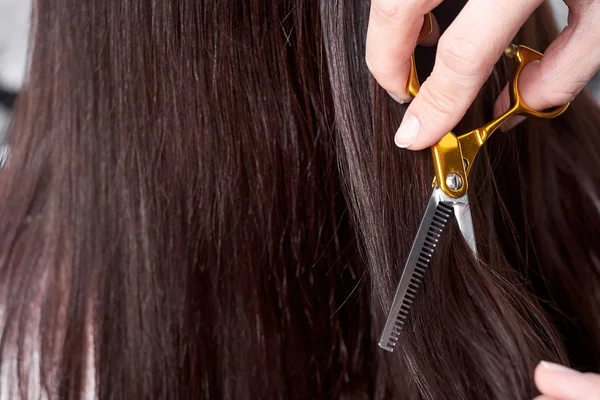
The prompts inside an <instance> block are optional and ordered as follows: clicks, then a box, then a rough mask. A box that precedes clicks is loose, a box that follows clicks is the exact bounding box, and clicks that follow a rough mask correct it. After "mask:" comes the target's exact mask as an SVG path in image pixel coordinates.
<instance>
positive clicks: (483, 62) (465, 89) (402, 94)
mask: <svg viewBox="0 0 600 400" xmlns="http://www.w3.org/2000/svg"><path fill="white" fill-rule="evenodd" d="M565 2H566V3H567V4H568V5H569V8H570V14H569V26H568V27H567V28H566V29H565V30H564V31H563V32H562V33H561V34H560V36H559V37H558V38H557V39H556V40H555V41H554V42H553V43H552V44H551V45H550V47H548V49H546V50H545V57H544V58H543V60H542V62H541V63H532V64H530V65H528V66H527V67H526V68H525V70H524V71H523V74H522V75H521V79H520V82H519V83H520V91H521V95H522V96H523V98H524V100H525V101H526V102H527V104H528V105H529V106H531V107H533V108H535V109H545V108H548V107H552V106H557V105H561V104H564V103H567V102H569V101H571V100H572V99H573V97H574V96H575V95H576V94H577V93H579V92H580V91H581V89H582V88H583V87H584V86H585V84H586V83H587V82H588V81H589V80H590V79H591V78H592V76H593V75H594V74H595V73H596V72H597V71H598V69H600V23H599V21H600V0H565ZM440 3H441V0H371V15H370V21H369V29H368V33H367V50H366V61H367V65H368V67H369V69H370V70H371V73H372V74H373V76H374V77H375V79H376V80H377V81H378V82H379V84H380V85H381V86H382V87H383V88H384V89H385V90H387V91H388V92H389V93H391V95H392V97H393V98H395V99H396V100H397V101H409V100H410V96H409V95H408V93H407V92H406V82H407V79H408V73H409V65H410V64H409V58H410V55H411V54H412V52H413V50H414V47H415V43H416V40H417V36H418V34H419V31H420V29H421V25H422V23H423V15H424V14H426V13H427V12H429V11H431V10H432V9H433V8H434V7H436V6H437V5H438V4H440ZM541 3H543V0H469V1H468V2H467V4H466V6H465V7H464V8H463V10H462V11H461V12H460V14H459V15H458V17H457V18H456V19H455V20H454V21H453V23H452V24H451V25H450V26H449V27H448V29H447V30H446V31H445V32H444V34H443V35H442V36H441V37H440V38H439V43H438V49H437V56H436V61H435V67H434V68H433V72H432V74H431V76H429V78H427V80H425V82H424V83H423V85H422V86H421V90H420V92H419V94H418V95H417V97H416V98H415V99H414V100H413V101H412V103H411V105H410V106H409V107H408V110H407V112H406V115H405V116H404V120H403V121H402V125H401V126H400V128H399V129H398V131H397V132H396V136H395V138H394V140H395V142H396V144H397V145H398V146H399V147H408V148H410V149H412V150H418V149H423V148H425V147H428V146H431V145H432V144H434V143H436V142H437V141H438V140H439V139H440V138H441V137H442V136H444V135H445V134H446V133H447V132H449V131H451V130H452V129H453V128H454V126H455V125H456V124H457V123H458V122H459V121H460V120H461V118H462V117H463V116H464V114H465V112H466V111H467V109H468V108H469V106H470V105H471V104H472V102H473V100H474V99H475V96H476V95H477V93H478V92H479V90H480V89H481V87H482V85H483V83H484V82H485V81H486V79H487V78H488V76H489V75H490V73H491V71H492V69H493V67H494V64H495V63H496V62H497V60H498V59H499V58H500V57H501V55H502V52H503V51H504V49H505V48H506V47H507V46H508V45H509V44H510V42H511V40H512V39H513V37H514V36H515V35H516V33H517V31H518V30H519V28H520V27H521V25H523V23H524V22H525V21H526V20H527V18H528V17H529V16H530V15H531V14H532V13H533V11H534V10H535V9H536V8H537V7H538V6H539V5H540V4H541ZM434 25H435V26H437V24H434ZM435 40H436V33H435V32H434V34H433V37H432V38H431V39H430V42H429V44H431V41H434V42H435ZM536 50H544V49H536ZM503 103H506V104H507V103H508V97H507V95H506V93H504V94H503V96H501V97H500V100H499V101H498V102H497V104H496V112H499V111H501V110H500V109H501V108H502V104H503ZM505 107H506V106H505ZM502 111H504V110H502Z"/></svg>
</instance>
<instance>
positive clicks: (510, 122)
mask: <svg viewBox="0 0 600 400" xmlns="http://www.w3.org/2000/svg"><path fill="white" fill-rule="evenodd" d="M526 119H527V118H526V117H524V116H522V115H517V116H515V117H512V118H509V119H508V121H506V122H505V123H503V124H502V125H500V130H501V131H502V132H506V131H508V130H509V129H512V128H514V127H515V126H517V125H519V124H520V123H521V122H523V121H525V120H526Z"/></svg>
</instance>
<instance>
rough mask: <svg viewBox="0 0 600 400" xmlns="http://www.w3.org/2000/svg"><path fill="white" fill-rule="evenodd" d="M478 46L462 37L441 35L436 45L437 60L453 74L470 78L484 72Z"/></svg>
mask: <svg viewBox="0 0 600 400" xmlns="http://www.w3.org/2000/svg"><path fill="white" fill-rule="evenodd" d="M482 54H483V52H482V51H481V49H480V45H478V44H477V43H476V42H474V41H471V40H469V39H466V38H462V37H452V36H450V37H448V36H445V35H443V36H442V37H441V38H440V41H439V45H438V55H437V59H438V60H439V61H440V62H441V63H442V66H443V68H445V69H447V70H449V71H451V72H452V73H453V74H455V75H457V76H459V77H464V78H472V77H475V76H479V75H481V74H482V73H484V72H487V71H483V69H484V66H485V59H484V57H483V56H482Z"/></svg>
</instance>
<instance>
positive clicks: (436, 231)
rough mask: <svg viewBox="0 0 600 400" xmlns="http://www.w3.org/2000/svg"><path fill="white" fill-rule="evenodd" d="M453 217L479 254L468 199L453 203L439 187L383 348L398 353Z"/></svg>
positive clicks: (414, 249)
mask: <svg viewBox="0 0 600 400" xmlns="http://www.w3.org/2000/svg"><path fill="white" fill-rule="evenodd" d="M453 214H455V215H456V217H457V221H458V224H459V227H460V229H461V232H462V233H463V237H465V240H467V242H468V243H469V247H470V248H471V249H472V250H473V251H474V252H475V251H476V250H475V249H476V244H475V235H474V231H473V222H472V219H471V211H470V209H469V200H468V198H467V196H466V195H464V196H462V197H461V198H458V199H453V198H451V197H449V196H447V195H446V194H444V192H442V190H441V189H440V188H439V187H437V186H436V187H435V189H434V190H433V193H432V195H431V198H430V199H429V203H428V204H427V208H426V209H425V213H424V215H423V219H422V220H421V225H420V226H419V230H418V232H417V235H416V237H415V240H414V242H413V245H412V248H411V250H410V253H409V255H408V259H407V260H406V265H405V267H404V271H403V272H402V277H401V278H400V283H399V284H398V289H396V295H395V296H394V300H393V302H392V306H391V309H390V312H389V314H388V317H387V320H386V323H385V327H384V329H383V333H382V335H381V339H380V340H379V346H380V347H381V348H383V349H385V350H388V351H394V346H395V345H396V343H397V342H398V338H399V336H400V332H401V331H402V328H403V326H404V323H405V322H406V318H407V317H408V313H409V311H410V307H411V306H412V303H413V301H414V300H415V297H416V294H417V291H418V289H419V287H420V284H421V282H422V280H423V278H424V277H425V273H426V272H427V268H428V267H429V263H430V262H431V258H432V257H433V253H434V251H435V248H436V246H437V244H438V241H439V239H440V237H441V235H442V233H443V231H444V228H445V227H446V224H447V223H448V220H449V219H450V218H451V217H452V215H453Z"/></svg>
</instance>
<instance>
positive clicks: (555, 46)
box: [495, 2, 600, 129]
mask: <svg viewBox="0 0 600 400" xmlns="http://www.w3.org/2000/svg"><path fill="white" fill-rule="evenodd" d="M571 3H573V4H571V5H570V15H569V21H570V22H569V26H567V27H566V28H565V29H564V30H563V31H562V33H561V34H560V35H559V36H558V37H557V38H556V40H555V41H554V42H553V43H552V44H551V45H550V46H549V47H548V49H547V50H546V52H545V54H544V58H542V60H541V62H539V63H532V64H530V65H528V66H527V67H525V69H523V72H522V73H521V77H520V79H519V93H520V94H521V97H522V99H523V101H524V102H525V103H526V104H527V105H528V106H529V107H531V108H533V109H536V110H543V109H546V108H550V107H555V106H560V105H562V104H565V103H568V102H570V101H572V100H573V98H574V97H575V96H576V95H577V94H578V93H579V92H581V90H582V89H583V88H584V87H585V85H586V84H587V83H588V82H589V81H590V79H591V78H592V77H593V76H594V75H595V74H596V72H598V70H599V69H600V48H599V46H598V42H600V29H599V28H598V27H597V22H596V21H598V19H600V3H597V2H594V3H591V2H590V4H583V2H571ZM507 109H508V90H507V89H505V90H504V91H503V92H502V94H501V95H500V97H499V98H498V100H497V102H496V106H495V112H497V113H499V112H504V111H506V110H507ZM509 127H510V125H509V124H508V123H507V125H505V126H503V128H504V129H507V128H509Z"/></svg>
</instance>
